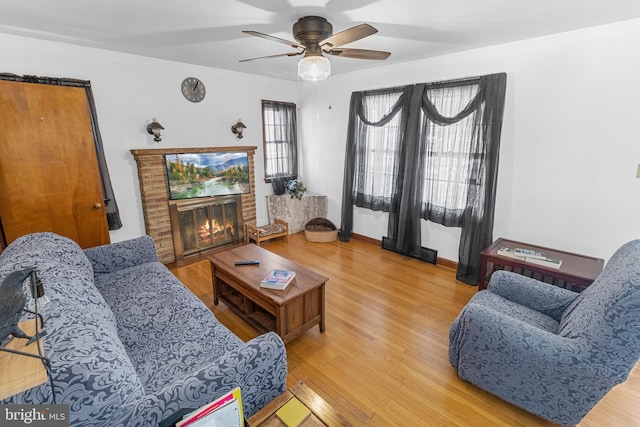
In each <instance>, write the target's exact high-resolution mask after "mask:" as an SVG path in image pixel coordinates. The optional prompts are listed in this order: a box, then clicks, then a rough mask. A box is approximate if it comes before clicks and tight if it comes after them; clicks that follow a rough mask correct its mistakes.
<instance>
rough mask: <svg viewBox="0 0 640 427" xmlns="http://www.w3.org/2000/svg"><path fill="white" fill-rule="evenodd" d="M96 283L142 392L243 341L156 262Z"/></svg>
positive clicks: (155, 389)
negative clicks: (114, 320) (109, 307)
mask: <svg viewBox="0 0 640 427" xmlns="http://www.w3.org/2000/svg"><path fill="white" fill-rule="evenodd" d="M96 286H97V287H98V289H99V290H100V291H101V292H102V294H103V296H104V297H105V299H106V301H107V302H108V303H109V305H110V306H111V309H112V310H113V313H114V314H115V317H116V321H117V325H118V333H119V335H120V338H121V339H122V342H123V343H124V345H125V347H126V349H127V352H128V353H129V356H130V358H131V361H132V362H133V364H134V366H135V368H136V370H137V372H138V375H139V377H140V380H141V381H142V383H143V384H144V387H145V389H146V391H147V393H154V392H158V391H159V390H160V389H161V388H162V387H164V386H165V385H166V384H168V383H172V382H174V381H178V380H181V379H182V378H184V377H187V376H189V375H190V374H192V373H193V372H196V371H198V370H199V369H200V368H201V367H202V366H206V365H209V364H211V363H212V362H214V361H216V360H217V359H219V358H220V357H221V356H223V355H225V354H227V353H229V351H231V350H234V349H237V348H239V347H241V346H242V345H243V344H244V343H243V342H242V340H240V339H239V338H238V337H237V336H235V335H234V334H233V333H231V332H230V331H229V330H228V329H227V328H226V327H224V326H223V325H222V324H221V323H219V322H218V321H217V320H216V318H215V317H214V316H213V313H211V311H210V310H209V309H208V308H207V307H206V306H205V305H204V304H203V303H202V302H201V301H200V300H199V299H198V298H195V296H194V295H193V293H191V291H190V290H188V289H187V288H186V287H185V286H184V285H183V284H182V283H180V281H178V279H177V278H176V277H175V276H174V275H173V274H172V273H171V272H170V271H169V270H168V269H167V268H166V267H165V266H164V265H162V264H160V263H158V262H153V263H146V264H141V265H139V266H135V267H130V268H125V269H123V270H119V271H115V272H112V273H109V274H103V275H100V276H97V277H96Z"/></svg>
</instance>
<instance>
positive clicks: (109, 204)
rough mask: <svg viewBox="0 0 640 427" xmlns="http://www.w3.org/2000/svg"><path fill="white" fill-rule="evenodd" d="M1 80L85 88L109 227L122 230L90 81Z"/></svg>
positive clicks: (3, 76)
mask: <svg viewBox="0 0 640 427" xmlns="http://www.w3.org/2000/svg"><path fill="white" fill-rule="evenodd" d="M0 79H2V80H11V81H15V82H23V83H38V84H46V85H56V86H69V87H79V88H84V90H85V93H86V95H87V105H88V108H89V117H90V119H91V127H92V129H93V140H94V143H95V149H96V155H97V157H98V167H99V169H100V179H101V182H102V198H103V199H104V204H105V210H106V214H107V224H108V225H109V230H118V229H120V228H122V221H121V220H120V210H119V209H118V204H117V203H116V197H115V194H114V192H113V187H112V185H111V178H110V177H109V169H108V168H107V161H106V159H105V156H104V149H103V146H102V136H101V135H100V128H99V127H98V114H97V112H96V106H95V102H94V98H93V92H92V91H91V82H90V81H88V80H77V79H67V78H57V77H40V76H30V75H24V76H18V75H15V74H7V73H1V74H0Z"/></svg>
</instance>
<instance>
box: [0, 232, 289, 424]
mask: <svg viewBox="0 0 640 427" xmlns="http://www.w3.org/2000/svg"><path fill="white" fill-rule="evenodd" d="M29 266H35V267H37V269H38V277H39V278H40V279H41V281H42V283H43V285H44V288H45V294H46V295H48V296H49V298H50V300H51V301H50V302H49V303H48V304H47V305H46V306H45V307H44V309H43V310H42V311H41V312H42V314H43V316H44V319H45V325H44V328H43V330H44V331H45V332H46V336H45V337H44V339H43V341H44V351H45V354H46V356H47V357H49V358H50V360H51V372H52V378H53V386H54V389H55V395H56V398H57V403H64V404H69V409H70V419H71V425H72V426H110V427H111V426H156V425H158V422H159V421H161V420H163V419H165V418H167V417H169V416H170V415H172V414H173V413H175V412H176V411H178V410H179V409H181V408H197V407H199V406H202V405H204V404H205V403H207V402H210V401H211V400H213V399H215V398H216V397H218V396H220V395H221V394H222V393H224V392H226V391H228V390H230V389H232V388H234V387H236V386H239V387H240V388H241V390H242V397H243V409H244V412H245V415H246V416H247V417H248V416H250V415H251V414H253V413H255V412H256V411H257V410H258V409H260V408H261V407H262V406H264V405H265V404H266V403H267V402H269V401H270V400H272V399H273V398H275V397H276V396H277V395H278V394H280V393H281V392H283V391H284V389H285V382H286V376H287V359H286V352H285V347H284V344H283V343H282V341H281V340H280V338H279V337H278V336H277V335H276V334H274V333H267V334H264V335H261V336H259V337H257V338H255V339H253V340H251V341H249V342H247V343H245V342H243V341H242V340H240V339H239V338H238V337H237V336H235V335H234V334H233V333H232V332H231V331H229V330H228V329H227V328H226V327H224V326H223V325H222V324H221V323H220V322H218V320H217V319H216V318H215V316H214V315H213V313H212V312H211V311H210V310H209V309H208V308H207V307H206V306H205V305H204V304H203V303H202V302H201V301H200V300H199V299H198V298H197V297H196V296H195V295H194V294H193V293H191V292H190V291H189V290H188V289H187V288H185V287H184V285H183V284H182V283H180V281H178V280H177V279H176V277H175V276H174V275H173V274H172V273H171V272H170V271H169V270H168V269H167V268H166V267H165V266H164V265H162V264H161V263H159V262H158V259H157V256H156V250H155V246H154V243H153V241H152V240H151V238H150V237H148V236H145V237H140V238H136V239H132V240H128V241H125V242H119V243H114V244H109V245H105V246H100V247H96V248H91V249H87V250H84V251H83V250H82V249H80V247H79V246H78V245H77V244H76V243H74V242H73V241H71V240H69V239H67V238H64V237H61V236H59V235H56V234H53V233H36V234H30V235H27V236H23V237H21V238H19V239H17V240H16V241H14V242H13V243H12V244H11V245H9V246H8V247H7V248H6V249H5V250H4V252H3V253H2V254H0V281H2V280H4V278H5V277H6V276H7V275H8V274H9V273H11V272H12V271H14V270H18V269H22V268H26V267H29ZM52 402H53V396H52V391H51V385H50V384H49V383H48V382H47V383H44V384H42V385H40V386H37V387H34V388H32V389H29V390H27V391H25V392H22V393H20V394H18V395H15V396H13V397H11V398H9V399H5V400H4V401H2V402H1V403H4V404H9V403H29V404H40V403H52Z"/></svg>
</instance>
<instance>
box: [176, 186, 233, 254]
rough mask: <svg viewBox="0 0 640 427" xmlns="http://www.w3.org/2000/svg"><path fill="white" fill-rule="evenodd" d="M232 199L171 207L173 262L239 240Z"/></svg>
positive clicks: (223, 198) (216, 198)
mask: <svg viewBox="0 0 640 427" xmlns="http://www.w3.org/2000/svg"><path fill="white" fill-rule="evenodd" d="M239 218H241V213H240V202H239V201H238V200H237V197H236V196H228V197H226V196H225V197H214V198H212V199H211V200H207V201H202V200H198V201H196V202H183V203H180V204H175V205H171V227H172V230H173V241H174V246H175V250H176V259H182V258H183V257H185V256H188V255H192V254H196V253H199V252H202V251H204V250H206V249H211V248H214V247H217V246H222V245H226V244H230V243H236V242H239V241H240V240H241V236H240V232H241V231H240V230H241V229H242V224H239Z"/></svg>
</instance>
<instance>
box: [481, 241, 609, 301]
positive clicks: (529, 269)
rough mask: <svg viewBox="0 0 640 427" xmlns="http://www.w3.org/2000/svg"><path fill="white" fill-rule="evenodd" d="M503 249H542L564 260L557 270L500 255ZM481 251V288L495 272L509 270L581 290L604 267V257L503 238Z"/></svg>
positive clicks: (574, 289) (485, 286) (549, 255)
mask: <svg viewBox="0 0 640 427" xmlns="http://www.w3.org/2000/svg"><path fill="white" fill-rule="evenodd" d="M501 248H509V249H515V248H522V249H531V250H533V251H536V252H542V253H544V254H545V255H546V256H547V257H549V258H555V259H561V260H562V264H561V265H560V268H559V269H555V268H551V267H545V266H542V265H538V264H532V263H528V262H526V261H524V260H522V259H517V258H511V257H506V256H501V255H498V250H499V249H501ZM481 254H482V264H481V266H480V282H479V284H478V290H482V289H486V288H487V285H488V284H489V279H490V278H491V274H493V272H494V271H496V270H507V271H513V272H515V273H518V274H522V275H524V276H528V277H533V278H535V279H538V280H541V281H543V282H547V283H551V284H553V285H556V286H560V287H562V288H566V289H570V290H573V291H576V292H579V291H581V290H583V289H584V288H586V287H587V286H589V285H590V284H591V283H592V282H593V281H594V280H595V279H596V278H597V277H598V275H599V274H600V272H601V271H602V268H603V267H604V260H603V259H601V258H594V257H590V256H586V255H578V254H574V253H571V252H566V251H561V250H558V249H551V248H545V247H542V246H535V245H531V244H529V243H523V242H516V241H513V240H508V239H503V238H500V239H498V240H496V241H495V242H493V243H492V244H491V246H489V247H488V248H486V249H485V250H483V251H482V252H481Z"/></svg>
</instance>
